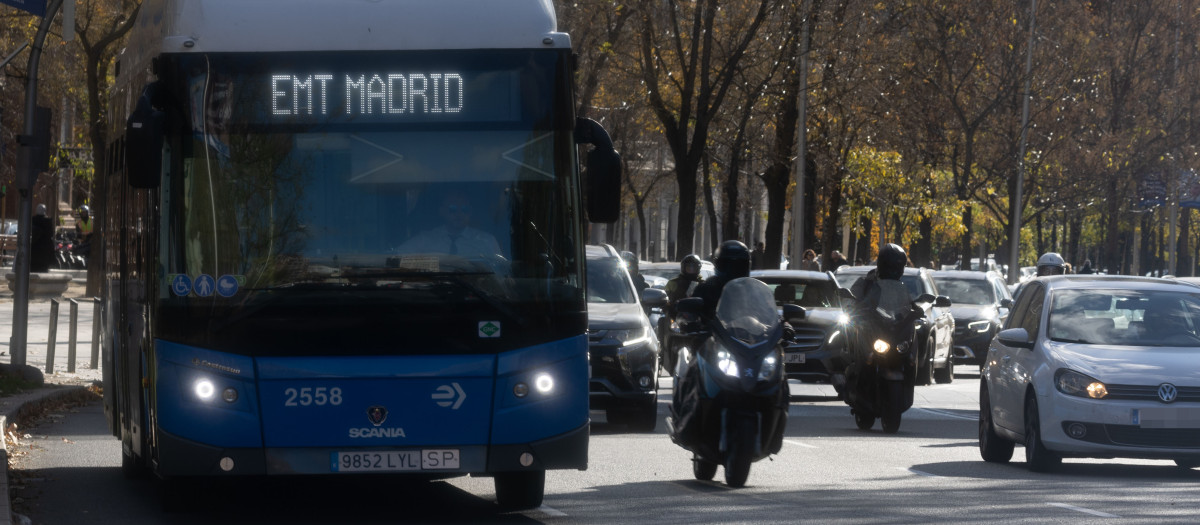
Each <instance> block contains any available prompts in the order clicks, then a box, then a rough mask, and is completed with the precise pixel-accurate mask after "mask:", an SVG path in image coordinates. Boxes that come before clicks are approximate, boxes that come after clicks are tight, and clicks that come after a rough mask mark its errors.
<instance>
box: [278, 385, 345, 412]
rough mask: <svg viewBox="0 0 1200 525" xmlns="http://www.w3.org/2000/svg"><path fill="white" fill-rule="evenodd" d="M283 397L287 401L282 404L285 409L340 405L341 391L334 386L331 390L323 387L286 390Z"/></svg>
mask: <svg viewBox="0 0 1200 525" xmlns="http://www.w3.org/2000/svg"><path fill="white" fill-rule="evenodd" d="M283 395H285V396H287V400H285V401H284V402H283V406H285V407H295V406H301V407H306V406H309V405H317V406H325V405H340V404H342V389H340V388H338V387H336V386H335V387H333V388H325V387H323V386H321V387H317V388H312V387H304V388H288V389H285V390H284V391H283Z"/></svg>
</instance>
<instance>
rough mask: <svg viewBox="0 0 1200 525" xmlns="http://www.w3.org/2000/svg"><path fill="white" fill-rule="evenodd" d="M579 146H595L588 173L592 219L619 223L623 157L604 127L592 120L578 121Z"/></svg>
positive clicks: (589, 209) (577, 141) (589, 152)
mask: <svg viewBox="0 0 1200 525" xmlns="http://www.w3.org/2000/svg"><path fill="white" fill-rule="evenodd" d="M575 143H576V144H591V145H592V146H593V148H592V149H591V150H590V151H588V153H587V172H586V173H585V176H586V180H587V183H586V186H585V188H586V190H587V195H586V197H585V198H586V200H587V212H588V219H589V220H591V221H592V222H605V223H607V222H616V220H617V219H618V218H619V217H620V215H621V155H620V154H619V153H617V151H616V150H615V149H613V143H612V138H611V137H609V136H608V132H607V131H605V130H604V127H603V126H601V125H600V124H599V123H598V122H596V121H594V120H591V119H585V118H577V119H575Z"/></svg>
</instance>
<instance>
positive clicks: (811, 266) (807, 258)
mask: <svg viewBox="0 0 1200 525" xmlns="http://www.w3.org/2000/svg"><path fill="white" fill-rule="evenodd" d="M800 269H801V270H808V271H810V272H819V271H821V263H820V262H818V261H817V252H814V251H812V249H808V250H804V259H803V260H801V261H800Z"/></svg>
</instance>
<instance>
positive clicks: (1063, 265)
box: [1037, 252, 1067, 277]
mask: <svg viewBox="0 0 1200 525" xmlns="http://www.w3.org/2000/svg"><path fill="white" fill-rule="evenodd" d="M1064 273H1067V261H1064V260H1063V258H1062V256H1061V255H1059V254H1057V253H1054V252H1046V253H1044V254H1042V256H1041V257H1039V258H1038V261H1037V275H1038V277H1041V276H1043V275H1062V274H1064Z"/></svg>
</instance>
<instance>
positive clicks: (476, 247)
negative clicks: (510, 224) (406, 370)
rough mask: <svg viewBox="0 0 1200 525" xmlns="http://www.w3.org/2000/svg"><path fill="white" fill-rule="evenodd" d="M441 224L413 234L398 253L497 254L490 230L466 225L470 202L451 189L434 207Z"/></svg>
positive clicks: (498, 247) (469, 215) (494, 240)
mask: <svg viewBox="0 0 1200 525" xmlns="http://www.w3.org/2000/svg"><path fill="white" fill-rule="evenodd" d="M438 216H439V217H440V218H441V219H442V224H441V225H440V226H437V227H435V228H432V229H429V230H426V231H424V232H421V233H418V234H417V235H414V236H413V238H411V239H409V240H408V242H405V243H404V244H403V245H402V246H400V252H401V253H445V254H449V255H458V256H463V257H468V258H478V257H488V256H493V255H500V253H501V252H500V245H499V244H498V243H497V242H496V238H495V237H493V236H492V235H491V234H490V233H487V232H485V231H483V230H478V229H475V228H472V227H471V226H470V222H471V204H470V201H469V200H468V199H467V197H466V196H465V195H463V194H462V193H460V192H457V191H452V192H450V193H447V194H446V196H445V197H443V198H442V201H441V204H440V205H439V206H438Z"/></svg>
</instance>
